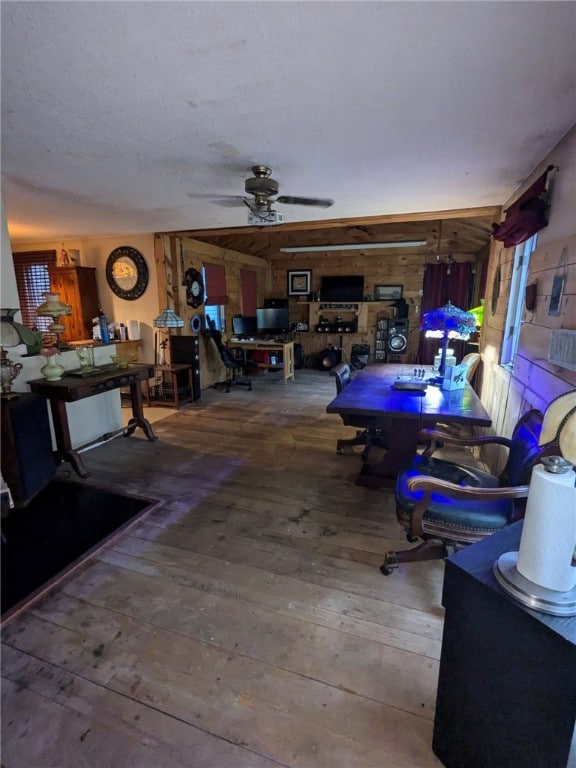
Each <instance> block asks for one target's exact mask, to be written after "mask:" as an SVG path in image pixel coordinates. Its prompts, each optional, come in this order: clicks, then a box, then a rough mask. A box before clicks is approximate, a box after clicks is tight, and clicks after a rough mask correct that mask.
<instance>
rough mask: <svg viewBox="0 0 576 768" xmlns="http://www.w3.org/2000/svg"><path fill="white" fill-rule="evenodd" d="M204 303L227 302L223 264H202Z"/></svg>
mask: <svg viewBox="0 0 576 768" xmlns="http://www.w3.org/2000/svg"><path fill="white" fill-rule="evenodd" d="M204 290H205V291H206V301H205V304H212V305H214V304H228V296H227V295H226V268H225V266H224V264H204Z"/></svg>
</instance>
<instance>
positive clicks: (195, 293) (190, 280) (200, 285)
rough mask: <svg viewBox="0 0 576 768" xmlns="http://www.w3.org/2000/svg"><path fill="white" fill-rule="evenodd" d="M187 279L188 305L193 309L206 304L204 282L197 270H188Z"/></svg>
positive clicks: (185, 275)
mask: <svg viewBox="0 0 576 768" xmlns="http://www.w3.org/2000/svg"><path fill="white" fill-rule="evenodd" d="M184 277H185V278H186V303H187V304H189V305H190V306H191V307H199V306H200V305H201V304H203V303H204V281H203V280H202V275H201V274H200V272H198V270H197V269H192V268H190V269H187V270H186V272H185V274H184Z"/></svg>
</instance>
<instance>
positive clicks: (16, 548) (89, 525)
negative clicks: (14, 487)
mask: <svg viewBox="0 0 576 768" xmlns="http://www.w3.org/2000/svg"><path fill="white" fill-rule="evenodd" d="M156 504H157V502H156V501H154V500H151V499H141V498H136V497H134V496H124V495H120V494H117V493H113V492H111V491H109V490H104V489H101V488H97V487H94V486H91V485H82V484H80V483H74V482H66V481H63V480H54V481H52V482H51V483H50V484H49V485H48V486H46V488H44V489H43V490H42V491H41V492H40V493H39V494H38V495H37V496H36V497H35V498H34V499H33V500H32V501H31V502H30V504H28V506H27V507H25V508H24V509H13V510H11V512H10V514H9V515H8V517H6V518H5V519H3V520H2V564H1V574H2V615H3V617H4V616H5V614H6V612H7V611H10V610H11V609H12V608H14V607H15V606H19V604H20V603H21V602H22V601H25V600H26V599H27V598H30V597H32V596H34V595H36V594H37V592H38V591H39V590H41V589H42V587H43V586H44V585H45V584H47V583H51V582H52V581H53V580H54V578H55V577H57V576H58V575H59V574H62V573H66V571H67V570H68V569H70V567H71V566H72V565H76V564H77V562H78V560H80V561H81V560H82V559H83V558H86V557H87V556H89V555H90V554H91V553H93V552H94V551H95V549H97V548H98V547H99V546H100V545H101V544H102V543H103V542H104V541H105V540H107V539H108V538H109V537H110V536H111V535H112V534H114V533H119V532H120V531H121V530H123V529H124V528H125V527H127V526H128V525H129V524H130V523H131V522H134V521H135V520H136V519H138V518H139V517H142V515H143V514H144V513H145V512H147V511H149V510H150V509H151V508H152V507H153V506H155V505H156Z"/></svg>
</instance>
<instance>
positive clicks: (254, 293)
mask: <svg viewBox="0 0 576 768" xmlns="http://www.w3.org/2000/svg"><path fill="white" fill-rule="evenodd" d="M240 283H241V286H242V314H243V315H248V317H256V306H257V303H258V282H257V278H256V272H254V270H252V269H242V270H240Z"/></svg>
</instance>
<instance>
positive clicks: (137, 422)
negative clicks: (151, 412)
mask: <svg viewBox="0 0 576 768" xmlns="http://www.w3.org/2000/svg"><path fill="white" fill-rule="evenodd" d="M130 401H131V403H132V418H131V419H130V420H129V422H128V426H127V427H126V431H125V432H124V437H130V435H131V434H132V433H133V432H134V430H135V429H136V427H141V429H143V430H144V434H145V435H146V437H147V438H148V440H150V441H151V442H154V440H158V438H157V437H156V435H155V434H154V430H153V429H152V425H151V424H150V422H149V421H148V419H145V418H144V404H143V402H142V390H141V389H140V382H139V381H133V382H132V383H131V384H130Z"/></svg>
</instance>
